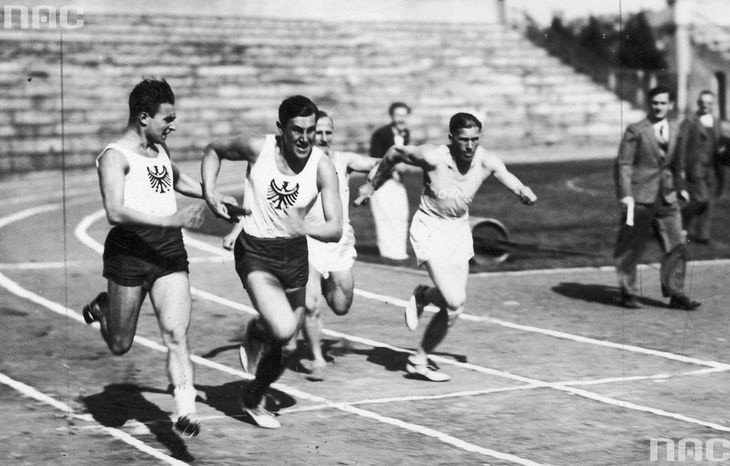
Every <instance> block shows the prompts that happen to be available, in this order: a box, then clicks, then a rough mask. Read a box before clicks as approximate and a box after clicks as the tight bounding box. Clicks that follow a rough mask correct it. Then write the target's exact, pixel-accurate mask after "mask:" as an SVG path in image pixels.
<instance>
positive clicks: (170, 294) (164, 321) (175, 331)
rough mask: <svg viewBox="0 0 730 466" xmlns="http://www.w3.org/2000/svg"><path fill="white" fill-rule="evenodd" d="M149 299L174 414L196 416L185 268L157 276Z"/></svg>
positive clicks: (187, 283)
mask: <svg viewBox="0 0 730 466" xmlns="http://www.w3.org/2000/svg"><path fill="white" fill-rule="evenodd" d="M150 300H151V301H152V307H154V309H155V312H156V313H157V323H158V325H159V327H160V334H161V335H162V341H163V343H164V345H165V347H167V375H168V377H169V378H170V383H171V384H172V386H173V389H174V392H173V393H174V396H175V403H176V405H177V415H178V416H179V417H184V416H192V417H195V413H196V411H197V410H196V408H195V397H196V391H195V385H194V384H193V363H192V361H191V360H190V350H189V348H188V328H189V327H190V312H191V307H192V299H191V297H190V280H189V278H188V274H187V272H175V273H171V274H169V275H164V276H162V277H160V278H158V279H157V280H156V281H155V283H154V284H153V285H152V289H151V290H150ZM195 422H197V420H195ZM196 433H197V432H196Z"/></svg>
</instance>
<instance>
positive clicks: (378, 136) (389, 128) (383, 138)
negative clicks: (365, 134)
mask: <svg viewBox="0 0 730 466" xmlns="http://www.w3.org/2000/svg"><path fill="white" fill-rule="evenodd" d="M393 136H394V135H393V124H392V123H391V124H389V125H385V126H381V127H380V128H378V129H376V130H375V132H374V133H373V135H372V137H371V138H370V157H376V158H379V159H382V158H383V156H384V155H385V153H386V152H387V151H388V149H390V146H392V145H393V144H394V143H395V140H394V137H393ZM410 139H411V132H410V131H408V129H406V130H405V134H404V135H403V141H404V144H408V143H409V142H410Z"/></svg>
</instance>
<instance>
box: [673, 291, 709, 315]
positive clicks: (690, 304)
mask: <svg viewBox="0 0 730 466" xmlns="http://www.w3.org/2000/svg"><path fill="white" fill-rule="evenodd" d="M700 304H701V303H699V302H698V301H692V300H691V299H689V298H688V297H687V296H686V295H683V294H681V293H680V294H675V295H674V296H672V297H671V299H670V300H669V307H670V308H672V309H681V310H683V311H694V310H695V309H697V308H698V307H700Z"/></svg>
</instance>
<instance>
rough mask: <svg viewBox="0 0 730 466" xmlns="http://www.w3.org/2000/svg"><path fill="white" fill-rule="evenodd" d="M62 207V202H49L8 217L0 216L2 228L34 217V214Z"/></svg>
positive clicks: (0, 226)
mask: <svg viewBox="0 0 730 466" xmlns="http://www.w3.org/2000/svg"><path fill="white" fill-rule="evenodd" d="M60 208H61V204H48V205H44V206H40V207H32V208H30V209H25V210H21V211H20V212H16V213H14V214H12V215H8V216H7V217H3V218H0V228H3V227H4V226H7V225H10V224H11V223H13V222H17V221H19V220H23V219H26V218H28V217H32V216H34V215H40V214H43V213H46V212H51V211H54V210H58V209H60Z"/></svg>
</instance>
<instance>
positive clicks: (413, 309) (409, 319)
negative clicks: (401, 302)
mask: <svg viewBox="0 0 730 466" xmlns="http://www.w3.org/2000/svg"><path fill="white" fill-rule="evenodd" d="M427 289H428V287H427V286H426V285H418V286H417V287H415V288H414V289H413V296H411V299H410V300H409V301H408V304H406V310H405V312H404V315H405V318H406V327H408V330H410V331H411V332H413V331H415V330H416V328H418V319H420V318H421V314H423V308H424V307H425V303H424V302H423V292H424V291H426V290H427Z"/></svg>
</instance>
